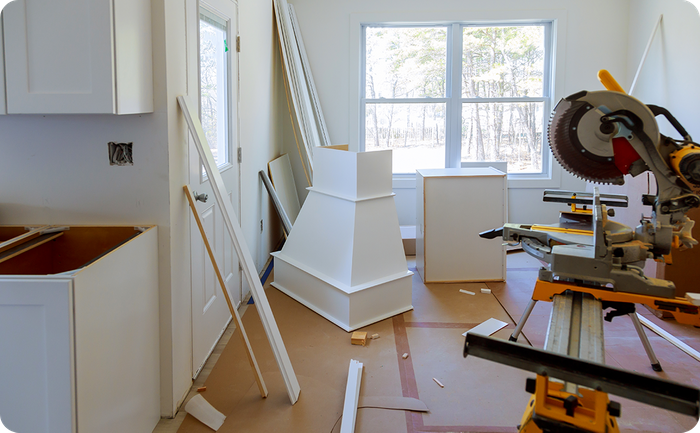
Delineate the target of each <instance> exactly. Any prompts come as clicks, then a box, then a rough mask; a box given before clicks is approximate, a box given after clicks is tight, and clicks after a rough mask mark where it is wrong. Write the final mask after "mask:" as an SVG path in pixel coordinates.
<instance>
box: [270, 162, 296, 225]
mask: <svg viewBox="0 0 700 433" xmlns="http://www.w3.org/2000/svg"><path fill="white" fill-rule="evenodd" d="M267 169H268V170H269V171H270V178H271V179H272V185H273V186H274V187H275V191H276V192H277V196H278V197H279V199H280V202H281V203H282V207H283V208H284V211H285V212H287V217H289V222H291V223H292V226H294V221H296V220H297V216H298V215H299V210H300V209H301V205H300V204H299V195H298V194H297V186H296V183H295V182H294V174H293V173H292V164H291V162H290V161H289V155H287V154H284V155H282V156H280V157H279V158H277V159H274V160H272V161H270V162H269V163H268V164H267Z"/></svg>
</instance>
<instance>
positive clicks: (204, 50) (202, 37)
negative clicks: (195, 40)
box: [199, 9, 230, 167]
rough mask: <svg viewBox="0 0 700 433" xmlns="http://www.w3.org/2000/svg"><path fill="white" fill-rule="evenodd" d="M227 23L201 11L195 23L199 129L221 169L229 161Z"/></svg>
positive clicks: (207, 12)
mask: <svg viewBox="0 0 700 433" xmlns="http://www.w3.org/2000/svg"><path fill="white" fill-rule="evenodd" d="M226 36H227V24H226V21H225V20H224V19H223V18H220V17H217V16H216V15H214V14H213V13H211V12H209V11H206V10H204V9H201V10H200V20H199V65H200V92H201V93H200V95H201V96H200V104H201V110H202V128H203V129H204V133H205V135H206V137H207V141H208V142H209V147H210V148H211V152H212V154H213V155H214V160H215V161H216V165H217V166H219V167H221V166H222V165H224V164H227V163H228V162H230V159H229V135H230V132H229V121H228V107H229V101H228V99H229V98H228V61H227V55H228V53H227V51H228V48H227V42H226Z"/></svg>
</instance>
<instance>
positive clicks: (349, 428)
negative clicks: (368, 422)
mask: <svg viewBox="0 0 700 433" xmlns="http://www.w3.org/2000/svg"><path fill="white" fill-rule="evenodd" d="M361 383H362V363H361V362H359V361H356V360H354V359H351V360H350V367H349V368H348V384H347V387H346V388H345V403H344V404H343V422H342V423H341V424H340V433H353V432H354V431H355V421H356V419H357V403H358V402H359V400H360V384H361Z"/></svg>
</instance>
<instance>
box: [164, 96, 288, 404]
mask: <svg viewBox="0 0 700 433" xmlns="http://www.w3.org/2000/svg"><path fill="white" fill-rule="evenodd" d="M177 102H178V103H179V104H180V108H181V109H182V113H183V114H184V116H185V120H186V121H187V125H188V126H189V128H190V131H191V132H192V137H193V139H194V144H195V147H196V148H197V152H198V153H199V156H200V158H201V159H202V164H203V165H204V169H205V170H206V172H207V176H208V177H209V181H210V182H211V186H212V191H213V193H214V197H215V198H216V202H217V204H218V205H219V208H220V209H221V214H222V216H223V220H224V225H225V226H226V229H227V231H228V233H229V235H230V237H231V241H232V243H233V246H234V248H235V249H236V254H237V255H238V258H239V260H240V265H241V268H242V270H243V274H244V275H245V278H246V280H247V281H248V284H249V285H250V292H251V294H252V296H253V300H254V301H255V306H256V309H257V310H258V314H259V315H260V321H261V322H262V325H263V328H264V329H265V334H266V335H267V339H268V341H269V342H270V346H271V348H272V352H273V354H274V355H275V360H276V361H277V365H278V366H279V369H280V373H282V378H283V379H284V384H285V385H286V387H287V393H288V394H289V400H290V401H291V403H292V404H294V403H296V402H297V400H298V399H299V393H300V392H301V388H300V387H299V382H298V381H297V377H296V374H294V368H293V367H292V363H291V361H290V360H289V354H288V353H287V349H286V348H285V347H284V342H283V341H282V335H280V331H279V328H278V327H277V322H276V321H275V316H274V315H273V314H272V309H271V308H270V303H269V302H268V300H267V296H266V295H265V290H264V289H263V287H262V284H261V283H260V280H259V279H258V272H257V270H256V269H255V265H254V263H255V262H254V261H253V257H252V256H251V255H250V250H249V249H248V245H247V244H246V242H245V237H244V235H243V231H242V230H241V226H240V224H239V223H238V219H237V218H236V212H235V211H234V209H233V205H232V204H231V201H230V200H225V199H224V198H228V192H227V191H226V187H225V186H224V182H223V179H222V178H221V173H219V170H218V168H217V167H216V161H214V156H213V155H212V153H211V150H210V149H209V145H208V144H207V139H206V136H205V135H204V130H203V129H202V125H201V124H200V123H199V118H198V116H197V112H196V111H194V110H193V107H196V106H197V105H196V104H195V105H191V106H188V104H187V102H186V100H185V98H184V97H183V96H178V97H177Z"/></svg>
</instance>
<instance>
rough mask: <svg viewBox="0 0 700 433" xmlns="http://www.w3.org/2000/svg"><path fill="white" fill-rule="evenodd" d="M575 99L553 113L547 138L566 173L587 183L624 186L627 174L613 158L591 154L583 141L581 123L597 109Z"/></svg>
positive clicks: (563, 102) (563, 100) (567, 99)
mask: <svg viewBox="0 0 700 433" xmlns="http://www.w3.org/2000/svg"><path fill="white" fill-rule="evenodd" d="M575 96H576V95H573V96H572V97H569V98H565V99H562V100H561V101H559V103H558V104H557V106H556V107H555V108H554V111H552V115H551V117H550V120H549V128H548V131H547V136H548V139H549V147H550V148H551V149H552V153H553V154H554V157H555V158H556V159H557V161H559V164H561V165H562V167H564V169H566V171H568V172H570V173H572V174H574V175H576V176H578V177H580V178H581V179H583V180H587V181H591V182H595V183H611V184H615V185H622V184H623V183H625V180H624V175H623V174H622V172H621V171H620V170H619V169H618V168H617V166H616V165H615V162H614V160H613V158H610V157H601V156H599V155H596V154H595V153H593V152H590V151H587V150H586V147H584V145H583V144H582V143H581V141H580V140H579V131H578V126H579V123H580V121H581V119H582V118H583V116H584V115H585V114H586V113H588V112H589V111H590V110H591V109H593V107H592V106H591V105H590V104H589V103H588V102H586V101H581V100H577V99H578V98H574V97H575Z"/></svg>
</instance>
